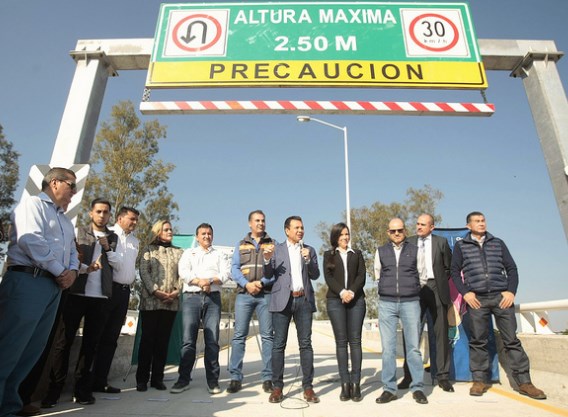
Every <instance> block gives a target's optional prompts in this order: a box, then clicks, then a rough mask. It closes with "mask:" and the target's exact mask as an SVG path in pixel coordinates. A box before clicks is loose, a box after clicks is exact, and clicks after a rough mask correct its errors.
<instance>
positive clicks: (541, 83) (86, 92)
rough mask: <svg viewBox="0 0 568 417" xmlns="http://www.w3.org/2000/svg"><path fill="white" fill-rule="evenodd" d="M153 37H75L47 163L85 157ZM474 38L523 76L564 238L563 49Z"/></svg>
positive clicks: (498, 66) (495, 65)
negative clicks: (111, 99)
mask: <svg viewBox="0 0 568 417" xmlns="http://www.w3.org/2000/svg"><path fill="white" fill-rule="evenodd" d="M153 42H154V41H153V39H110V40H108V39H107V40H79V41H78V42H77V45H76V48H75V50H74V51H72V52H71V56H72V57H73V59H74V60H75V61H76V63H77V67H76V69H75V75H74V78H73V82H72V84H71V89H70V92H69V96H68V99H67V104H66V106H65V110H64V113H63V118H62V120H61V125H60V128H59V132H58V134H57V139H56V141H55V146H54V148H53V154H52V156H51V161H50V165H51V166H71V165H73V164H87V163H88V162H89V159H90V155H91V149H92V146H93V142H94V138H95V131H96V126H97V122H98V119H99V114H100V110H101V106H102V102H103V96H104V92H105V89H106V84H107V80H108V77H109V76H113V75H116V74H117V73H118V71H122V70H147V69H148V67H149V63H150V55H151V51H152V46H153ZM478 42H479V46H480V51H481V56H482V59H483V63H484V66H485V69H486V70H487V71H509V72H510V74H511V76H513V77H519V78H521V79H522V81H523V85H524V87H525V91H526V94H527V98H528V101H529V105H530V108H531V111H532V114H533V119H534V122H535V126H536V129H537V132H538V136H539V139H540V144H541V147H542V151H543V154H544V158H545V161H546V165H547V168H548V173H549V176H550V179H551V182H552V187H553V190H554V194H555V197H556V204H557V205H558V210H559V212H560V218H561V220H562V224H563V227H564V233H565V235H566V236H567V238H568V102H567V100H566V94H565V92H564V87H563V86H562V81H561V79H560V75H559V74H558V70H557V68H556V62H557V61H558V60H559V59H560V58H561V57H562V56H563V53H562V52H560V51H558V50H557V49H556V44H555V43H554V41H550V40H548V41H547V40H544V41H541V40H498V39H479V40H478ZM245 110H246V109H245ZM244 112H246V111H244ZM299 112H303V113H305V111H303V110H298V111H297V112H296V113H299ZM312 113H319V114H321V113H326V111H324V110H322V111H318V112H312ZM359 114H360V112H359ZM408 114H409V115H412V114H417V113H416V112H414V113H412V112H408Z"/></svg>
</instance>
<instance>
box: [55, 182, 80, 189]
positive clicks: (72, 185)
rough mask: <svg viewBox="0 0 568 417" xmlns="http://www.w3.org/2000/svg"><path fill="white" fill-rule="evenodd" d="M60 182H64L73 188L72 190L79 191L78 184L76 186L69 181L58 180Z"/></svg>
mask: <svg viewBox="0 0 568 417" xmlns="http://www.w3.org/2000/svg"><path fill="white" fill-rule="evenodd" d="M57 181H60V182H64V183H65V184H67V185H68V186H69V188H71V189H72V190H76V189H77V184H75V183H74V182H71V181H67V180H57Z"/></svg>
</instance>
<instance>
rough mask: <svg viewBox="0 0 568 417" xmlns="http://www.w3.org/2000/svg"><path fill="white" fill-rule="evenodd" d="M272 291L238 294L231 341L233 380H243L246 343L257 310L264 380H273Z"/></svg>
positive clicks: (261, 374) (230, 369)
mask: <svg viewBox="0 0 568 417" xmlns="http://www.w3.org/2000/svg"><path fill="white" fill-rule="evenodd" d="M269 305H270V293H264V292H261V293H259V294H258V295H250V294H245V293H242V294H238V295H237V299H236V301H235V333H234V335H233V340H232V341H231V349H232V350H231V360H230V362H229V372H230V373H231V380H235V381H242V380H243V359H244V357H245V344H246V340H247V336H248V334H249V328H250V322H251V319H252V314H253V313H254V312H256V317H257V319H258V326H259V331H260V339H261V341H262V352H261V354H262V364H263V367H262V371H261V372H260V376H261V378H262V381H271V380H272V342H273V338H274V337H273V331H272V313H271V312H270V311H268V306H269Z"/></svg>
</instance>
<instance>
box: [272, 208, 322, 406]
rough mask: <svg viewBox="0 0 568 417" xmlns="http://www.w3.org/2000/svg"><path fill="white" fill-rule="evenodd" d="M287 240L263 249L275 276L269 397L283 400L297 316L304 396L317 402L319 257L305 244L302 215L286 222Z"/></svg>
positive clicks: (276, 401) (291, 217)
mask: <svg viewBox="0 0 568 417" xmlns="http://www.w3.org/2000/svg"><path fill="white" fill-rule="evenodd" d="M284 232H285V233H286V238H287V239H286V241H285V242H282V243H280V244H278V245H276V246H274V249H272V248H266V249H265V250H264V253H263V256H264V276H265V277H266V278H267V279H271V278H274V285H273V286H272V296H271V298H270V307H269V310H270V311H271V312H272V327H273V328H274V342H273V346H272V385H273V391H272V393H271V394H270V396H269V397H268V401H269V402H271V403H279V402H282V401H283V400H284V394H283V393H282V391H283V389H284V365H285V351H286V341H287V340H288V329H289V327H290V322H291V321H292V318H294V324H295V325H296V334H297V336H298V345H299V347H300V365H301V368H302V375H303V378H302V389H303V391H304V393H303V396H304V400H306V401H307V402H310V403H318V402H319V401H320V400H319V397H318V396H317V395H316V393H315V392H314V386H313V380H314V351H313V348H312V320H313V313H314V312H315V311H316V302H315V295H314V288H313V286H312V280H316V279H318V278H319V276H320V271H319V267H318V257H317V254H316V251H315V250H314V248H312V247H311V246H308V245H305V244H304V241H303V238H304V223H303V222H302V218H301V217H300V216H290V217H288V218H287V219H286V221H285V222H284Z"/></svg>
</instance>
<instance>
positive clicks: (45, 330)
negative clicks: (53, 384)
mask: <svg viewBox="0 0 568 417" xmlns="http://www.w3.org/2000/svg"><path fill="white" fill-rule="evenodd" d="M60 294H61V291H60V290H59V287H58V286H57V284H56V283H55V281H54V280H53V279H51V278H48V277H34V276H33V275H32V274H28V273H26V272H15V271H8V272H6V274H5V275H4V278H3V279H2V283H0V416H5V415H11V414H14V415H15V414H16V413H17V412H18V411H20V409H21V408H22V400H21V399H20V395H19V394H18V387H19V386H20V383H21V382H22V381H23V380H24V378H25V377H26V375H27V374H28V372H29V371H30V370H31V369H32V368H33V366H34V365H35V363H36V361H37V360H38V359H39V357H40V355H41V353H42V351H43V348H44V347H45V343H46V342H47V338H48V336H49V332H50V331H51V327H52V326H53V321H54V320H55V313H56V312H57V306H58V305H59V297H60Z"/></svg>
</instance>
